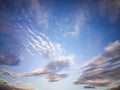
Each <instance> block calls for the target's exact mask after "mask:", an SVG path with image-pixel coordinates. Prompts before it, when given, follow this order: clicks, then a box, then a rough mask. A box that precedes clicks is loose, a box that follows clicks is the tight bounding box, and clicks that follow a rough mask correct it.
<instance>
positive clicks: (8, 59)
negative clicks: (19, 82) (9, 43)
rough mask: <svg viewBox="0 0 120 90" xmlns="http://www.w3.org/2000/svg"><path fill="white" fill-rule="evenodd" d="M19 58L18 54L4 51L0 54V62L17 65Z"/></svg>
mask: <svg viewBox="0 0 120 90" xmlns="http://www.w3.org/2000/svg"><path fill="white" fill-rule="evenodd" d="M20 61H21V59H20V58H19V56H18V55H14V54H11V53H6V54H5V55H0V64H3V65H9V66H16V65H19V63H20Z"/></svg>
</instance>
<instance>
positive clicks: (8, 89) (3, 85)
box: [0, 79, 35, 90]
mask: <svg viewBox="0 0 120 90" xmlns="http://www.w3.org/2000/svg"><path fill="white" fill-rule="evenodd" d="M0 90H35V88H34V87H32V86H28V87H22V86H17V85H15V84H13V83H10V82H8V81H6V80H4V79H0Z"/></svg>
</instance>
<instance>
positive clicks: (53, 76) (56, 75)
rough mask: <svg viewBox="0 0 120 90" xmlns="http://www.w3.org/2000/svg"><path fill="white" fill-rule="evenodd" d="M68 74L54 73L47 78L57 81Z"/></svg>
mask: <svg viewBox="0 0 120 90" xmlns="http://www.w3.org/2000/svg"><path fill="white" fill-rule="evenodd" d="M67 76H68V75H67V74H53V75H50V76H48V77H46V79H47V80H48V82H56V81H60V80H62V79H64V78H66V77H67Z"/></svg>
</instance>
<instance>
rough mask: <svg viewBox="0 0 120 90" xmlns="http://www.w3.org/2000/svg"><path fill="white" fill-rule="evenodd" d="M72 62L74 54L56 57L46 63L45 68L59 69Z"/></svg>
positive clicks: (67, 66) (65, 67)
mask: <svg viewBox="0 0 120 90" xmlns="http://www.w3.org/2000/svg"><path fill="white" fill-rule="evenodd" d="M73 62H74V56H73V55H70V56H64V57H58V58H56V59H54V60H52V61H50V62H49V63H48V65H47V66H46V68H48V69H51V70H54V71H61V70H65V69H68V68H70V67H71V65H72V64H73Z"/></svg>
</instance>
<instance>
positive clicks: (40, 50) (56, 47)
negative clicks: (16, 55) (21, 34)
mask: <svg viewBox="0 0 120 90" xmlns="http://www.w3.org/2000/svg"><path fill="white" fill-rule="evenodd" d="M23 43H24V47H25V50H26V51H27V52H28V53H30V54H32V55H34V54H35V53H37V54H40V55H43V56H45V57H52V58H53V57H58V56H60V55H61V53H62V48H61V45H60V44H59V43H53V42H52V41H51V40H50V39H49V38H48V37H47V36H46V35H45V34H43V33H40V32H38V31H36V30H31V29H30V28H29V29H28V30H27V37H26V39H25V40H24V42H23ZM31 48H32V49H31Z"/></svg>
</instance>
